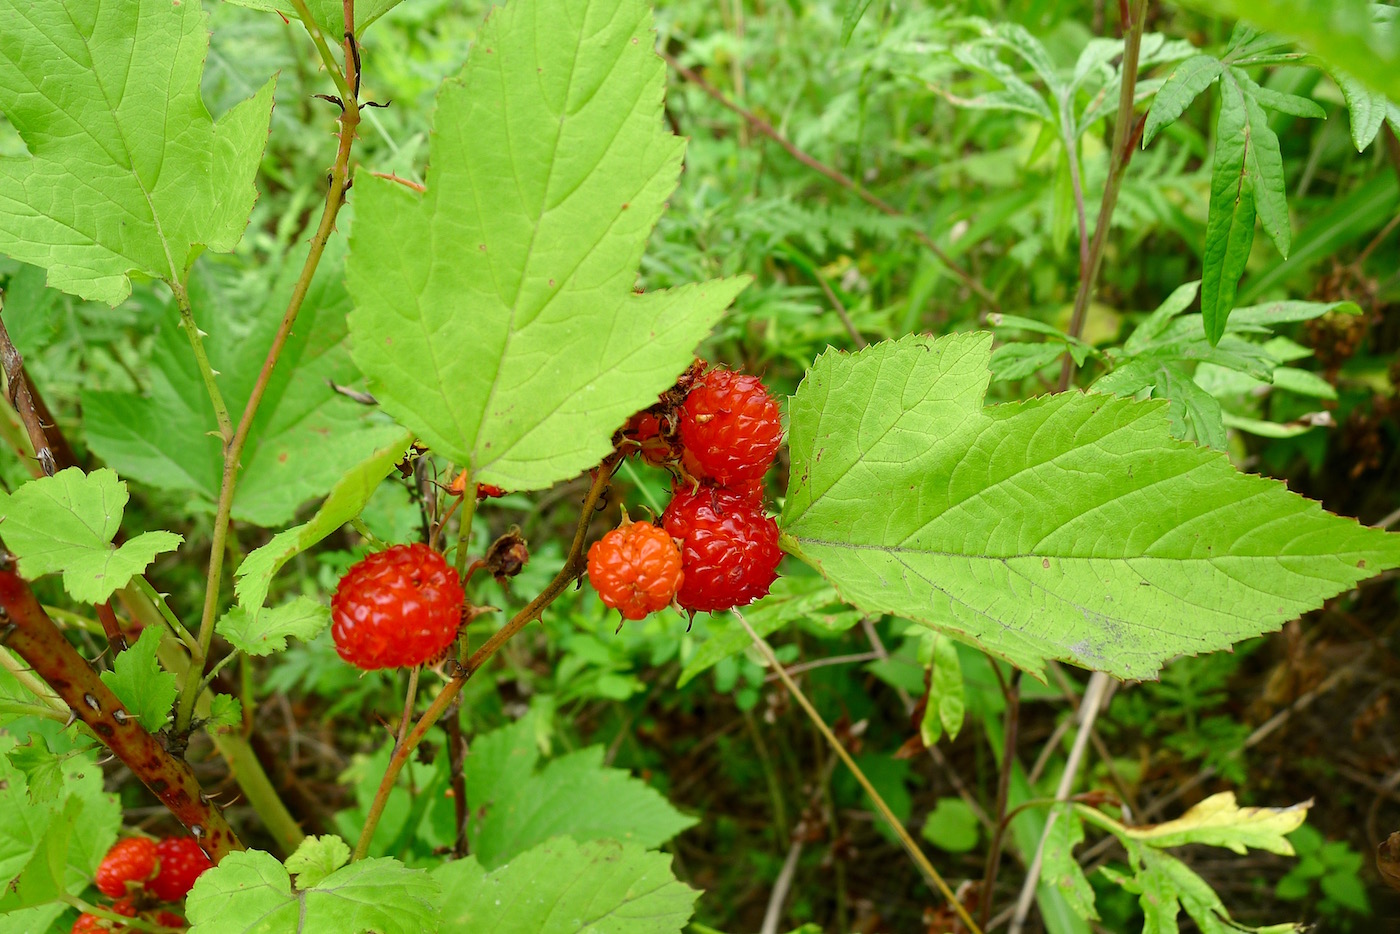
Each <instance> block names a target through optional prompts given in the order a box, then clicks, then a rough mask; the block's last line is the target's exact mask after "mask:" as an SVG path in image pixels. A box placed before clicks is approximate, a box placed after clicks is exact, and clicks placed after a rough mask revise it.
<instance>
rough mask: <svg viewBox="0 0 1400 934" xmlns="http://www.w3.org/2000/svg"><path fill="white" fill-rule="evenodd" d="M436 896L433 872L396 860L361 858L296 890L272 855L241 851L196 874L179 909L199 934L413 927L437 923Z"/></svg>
mask: <svg viewBox="0 0 1400 934" xmlns="http://www.w3.org/2000/svg"><path fill="white" fill-rule="evenodd" d="M293 866H294V868H298V869H304V868H306V867H305V864H304V863H301V864H298V863H295V862H294V864H293ZM439 899H440V889H439V886H438V883H437V881H436V880H435V879H433V878H432V877H431V876H429V875H428V874H427V873H426V872H424V871H422V870H421V869H409V868H408V867H406V866H404V864H403V863H401V862H399V861H398V860H396V859H387V858H371V859H362V860H360V861H359V862H357V863H352V864H351V865H349V866H346V867H344V868H342V869H337V870H336V871H334V872H332V873H330V874H329V875H326V876H324V877H322V878H321V879H319V880H318V881H317V882H316V884H315V885H313V886H308V887H306V888H304V889H303V888H300V887H295V888H294V887H293V886H292V880H291V876H290V875H288V872H287V868H286V867H284V866H283V865H282V864H281V863H279V862H278V861H277V859H276V858H275V857H273V856H272V855H270V854H268V853H264V852H262V851H260V850H247V851H245V852H241V853H230V854H229V855H228V856H225V857H224V858H223V860H222V861H220V863H219V865H218V866H216V867H214V868H213V869H211V870H209V871H207V872H205V873H204V874H203V875H202V876H200V877H199V879H198V881H196V882H195V884H194V888H193V889H192V890H190V894H189V899H188V901H186V903H185V909H186V912H185V913H186V915H187V916H188V917H189V920H190V923H191V925H193V929H194V930H195V931H199V932H201V934H283V932H287V931H296V932H298V934H362V932H365V931H372V932H374V934H420V932H423V931H433V930H437V927H436V922H437V917H438V905H439Z"/></svg>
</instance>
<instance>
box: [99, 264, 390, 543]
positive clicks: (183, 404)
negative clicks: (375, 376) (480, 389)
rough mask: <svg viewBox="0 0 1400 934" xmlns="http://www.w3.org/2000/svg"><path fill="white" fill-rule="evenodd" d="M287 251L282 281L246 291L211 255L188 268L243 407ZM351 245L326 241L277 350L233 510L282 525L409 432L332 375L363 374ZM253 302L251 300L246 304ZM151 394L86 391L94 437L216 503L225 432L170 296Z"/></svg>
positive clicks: (167, 483)
mask: <svg viewBox="0 0 1400 934" xmlns="http://www.w3.org/2000/svg"><path fill="white" fill-rule="evenodd" d="M306 251H307V247H306V246H305V245H303V246H301V247H298V248H297V249H295V250H293V251H291V253H290V254H289V255H288V257H287V258H286V260H285V261H284V262H283V265H282V268H281V270H280V271H279V273H278V275H277V278H276V282H275V283H274V284H273V285H272V287H271V288H270V289H269V290H268V291H267V293H266V294H265V295H262V296H257V295H254V296H251V297H250V296H249V295H248V294H247V286H246V282H245V281H244V280H242V279H238V280H235V281H233V282H231V283H229V282H226V281H225V280H223V279H221V278H220V277H219V272H220V270H214V269H206V268H205V266H204V265H203V264H201V266H200V267H199V268H198V269H196V270H195V274H194V275H193V276H192V277H191V282H190V288H189V291H190V295H191V300H192V301H193V303H194V306H195V317H196V320H197V321H198V323H199V325H200V326H201V328H202V329H203V330H205V331H207V332H208V337H207V338H206V339H205V343H206V345H207V348H208V353H209V359H210V364H211V365H212V366H213V368H214V369H215V370H217V371H218V372H219V374H220V375H219V383H220V387H221V391H222V392H223V395H224V399H225V400H226V402H227V403H228V405H229V407H230V408H231V409H232V410H233V411H234V412H240V411H242V409H243V406H244V404H245V403H246V402H247V400H248V398H249V396H250V395H251V394H252V391H253V385H254V383H255V382H256V381H257V378H258V375H259V373H260V371H261V370H262V367H263V361H264V359H265V357H266V355H267V350H268V348H269V347H270V346H271V345H272V341H273V338H274V336H275V334H276V333H277V330H278V328H279V327H280V326H281V322H282V314H283V312H284V311H285V309H286V307H287V302H288V299H289V297H290V295H291V294H292V290H293V288H294V287H295V285H296V281H297V278H298V276H299V275H300V272H301V268H302V263H303V260H304V259H305V257H306ZM344 255H345V246H344V243H343V241H342V240H341V239H339V238H336V239H334V240H332V241H331V243H330V245H328V246H327V248H326V252H325V255H324V256H323V257H322V260H321V268H320V274H319V275H317V276H316V278H315V280H314V281H313V282H312V285H311V287H310V289H309V290H308V291H307V293H306V297H305V300H304V302H303V304H302V309H301V312H300V314H299V315H298V317H297V326H296V328H295V330H293V332H292V334H291V336H290V337H289V338H288V340H287V343H286V344H285V345H284V346H283V349H282V352H281V354H280V355H279V357H278V363H277V368H276V370H274V371H273V375H272V378H271V380H270V381H269V383H268V385H267V390H266V392H265V393H264V395H263V400H262V404H261V405H260V406H259V407H258V413H257V416H256V418H255V419H254V422H253V426H252V428H251V430H250V432H249V438H248V444H247V446H246V447H245V449H244V453H243V458H242V463H243V469H242V471H241V472H240V473H239V479H238V488H237V491H236V494H235V497H234V502H233V516H234V518H235V519H240V520H243V521H246V522H251V523H253V524H255V525H259V526H263V527H276V526H279V525H281V524H283V523H285V522H287V521H288V520H290V519H291V518H292V517H293V516H294V515H295V514H296V510H297V507H299V506H300V505H301V504H302V503H304V502H305V501H306V500H308V499H311V498H312V497H315V496H321V495H323V494H325V492H326V491H327V490H329V489H330V488H331V485H332V484H334V483H335V482H336V481H337V480H338V479H339V478H340V477H341V475H342V474H344V473H345V471H347V470H349V469H350V468H351V467H352V466H354V465H355V464H356V463H358V462H359V461H361V460H362V459H364V458H365V457H366V456H368V455H369V454H370V453H371V452H372V451H374V450H375V449H376V448H378V447H379V446H380V445H383V444H386V443H388V441H389V440H390V439H392V438H394V437H395V436H397V435H398V434H400V433H401V431H402V430H401V429H399V428H398V427H396V426H394V425H391V424H387V423H386V422H385V421H384V420H383V419H382V418H380V419H375V418H374V417H373V413H371V412H370V411H369V410H368V409H366V407H365V406H362V405H360V404H359V403H357V402H354V401H353V400H351V399H348V398H346V397H345V396H343V395H341V394H339V393H337V392H336V391H335V390H334V389H333V388H332V384H348V383H353V382H355V380H356V379H357V378H358V374H357V372H356V370H355V366H354V364H353V363H351V361H350V355H349V351H348V350H347V349H346V348H345V345H344V344H345V333H346V330H345V314H346V312H348V311H349V308H350V299H349V296H348V295H347V294H346V292H345V287H344V284H343V282H342V277H341V271H342V268H343V265H342V264H343V262H344ZM249 309H251V311H249ZM162 314H163V319H162V322H161V328H160V331H159V333H158V335H157V337H156V347H155V353H154V356H153V359H152V372H151V378H150V386H149V389H148V391H147V393H145V394H142V395H138V394H135V393H119V392H85V393H83V396H82V401H83V410H84V415H85V421H84V425H85V427H86V429H87V439H88V442H89V443H90V444H91V445H92V448H93V450H94V451H95V452H96V453H97V454H98V456H99V457H101V458H102V459H103V460H104V461H105V462H106V463H108V464H110V465H111V466H113V467H115V468H116V469H117V470H119V471H121V472H122V474H123V475H124V476H128V477H131V478H133V479H136V480H140V481H142V482H143V483H147V484H149V485H151V486H154V487H157V488H159V489H163V490H178V491H188V492H190V493H193V494H195V495H194V496H193V497H190V498H189V500H190V506H191V508H192V509H200V508H202V509H206V510H212V508H213V507H212V504H213V503H214V502H216V501H217V499H218V496H219V489H220V486H221V484H222V479H223V442H222V441H221V440H220V439H219V438H218V437H217V436H216V435H215V434H211V429H212V428H213V427H214V425H215V418H214V410H213V406H212V404H211V403H210V401H209V394H208V392H207V391H206V389H205V387H204V381H203V378H202V377H201V376H200V374H199V372H198V370H197V369H196V368H195V366H194V365H193V362H192V360H191V357H190V348H189V341H188V340H187V338H186V337H185V334H184V332H183V330H182V329H181V326H180V317H179V313H178V311H177V310H176V309H175V308H174V306H173V305H171V306H168V307H166V308H165V309H164V310H163V312H162Z"/></svg>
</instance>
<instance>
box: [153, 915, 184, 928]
mask: <svg viewBox="0 0 1400 934" xmlns="http://www.w3.org/2000/svg"><path fill="white" fill-rule="evenodd" d="M151 920H152V921H154V922H155V923H156V924H159V925H160V926H161V927H167V928H187V927H189V926H190V923H189V922H188V921H186V920H185V919H184V918H182V917H180V916H179V915H177V914H175V913H174V912H171V911H157V912H156V914H155V917H154V918H152V919H151Z"/></svg>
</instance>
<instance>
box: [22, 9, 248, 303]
mask: <svg viewBox="0 0 1400 934" xmlns="http://www.w3.org/2000/svg"><path fill="white" fill-rule="evenodd" d="M0 21H3V22H4V23H5V29H4V30H3V31H0V112H3V113H4V114H5V117H6V119H7V120H8V121H9V123H10V124H11V125H12V126H14V128H15V129H16V130H18V131H19V134H20V136H21V137H22V138H23V139H24V142H25V144H26V145H27V146H28V149H29V152H30V154H31V158H12V159H5V160H0V253H6V254H9V255H10V256H13V257H14V258H16V259H18V260H21V261H23V262H26V263H32V264H34V265H36V266H42V267H44V268H45V269H47V270H48V274H49V284H50V285H52V286H53V287H55V288H59V289H63V290H64V291H66V292H72V293H73V294H75V295H78V296H80V297H82V298H86V299H93V300H96V301H104V302H107V303H108V304H110V305H115V304H117V303H118V302H120V301H122V300H123V299H124V298H126V297H127V295H129V294H130V293H131V280H130V278H129V276H130V274H131V273H133V272H139V273H143V274H145V275H148V276H153V277H157V278H161V279H166V280H168V281H171V282H182V281H183V280H184V278H185V274H186V273H187V272H188V271H189V268H190V264H191V263H193V262H194V259H195V257H196V256H197V255H198V254H199V252H200V249H201V248H207V249H210V250H213V251H214V252H228V251H230V250H232V249H233V247H234V246H235V245H236V244H237V243H238V241H239V239H241V238H242V236H243V228H244V227H245V226H247V223H248V214H249V212H250V211H251V210H252V208H253V201H254V200H255V199H256V197H257V191H256V189H254V187H253V177H254V175H255V174H256V172H257V169H258V164H259V162H260V160H261V159H262V152H263V147H264V146H265V145H266V143H267V129H268V120H269V118H270V116H271V112H272V89H273V84H274V82H273V81H269V82H268V83H267V84H265V85H264V86H263V87H262V89H261V90H260V91H258V93H257V94H256V95H255V96H254V97H252V98H250V99H249V100H247V101H244V102H243V103H242V104H239V105H238V106H237V107H235V108H234V109H233V110H231V111H230V112H229V113H227V114H226V115H225V116H224V117H223V119H221V120H220V121H219V122H218V123H215V122H214V121H213V120H212V119H210V116H209V112H208V111H207V110H206V109H205V106H204V101H203V100H202V99H201V97H200V92H199V81H200V74H201V72H202V71H203V65H204V56H205V52H206V50H207V48H208V45H209V25H208V17H207V16H206V15H205V13H204V11H203V10H202V9H201V7H200V3H199V2H198V0H186V2H184V3H171V2H169V0H128V2H124V3H107V4H95V3H88V4H79V5H72V4H64V3H37V4H36V3H32V2H31V0H0ZM56 88H62V94H61V95H59V94H56V93H55V90H54V89H56Z"/></svg>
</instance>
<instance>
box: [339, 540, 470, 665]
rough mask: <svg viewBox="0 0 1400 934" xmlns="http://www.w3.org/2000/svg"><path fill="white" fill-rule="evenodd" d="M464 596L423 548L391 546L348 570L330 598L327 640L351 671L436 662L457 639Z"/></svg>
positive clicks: (445, 567) (438, 559)
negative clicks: (329, 624) (330, 640)
mask: <svg viewBox="0 0 1400 934" xmlns="http://www.w3.org/2000/svg"><path fill="white" fill-rule="evenodd" d="M465 600H466V594H465V593H464V592H463V591H462V583H461V581H460V580H459V579H458V578H457V572H456V571H455V570H453V569H452V567H451V565H449V564H448V563H447V560H446V559H445V558H443V556H442V555H440V554H438V553H437V552H436V551H433V550H432V549H431V548H429V547H428V546H427V545H422V544H414V545H394V546H393V547H391V548H387V549H385V550H384V551H379V552H375V553H374V554H372V555H370V556H369V557H367V558H365V559H364V560H363V561H360V562H359V563H358V564H356V565H354V566H353V567H351V568H350V570H349V571H347V572H346V573H345V576H344V577H342V578H341V579H340V584H339V585H338V586H337V587H336V589H335V596H334V597H332V598H331V636H332V638H334V640H335V649H336V651H337V652H339V653H340V657H341V658H343V659H345V660H346V661H347V662H349V663H350V664H352V665H354V666H355V667H356V668H361V669H364V670H366V671H369V670H373V669H376V668H406V667H412V666H414V665H421V664H423V663H424V662H428V661H431V660H432V659H434V658H436V657H438V656H440V655H441V654H442V653H443V652H444V651H445V650H446V649H447V647H448V646H450V645H451V644H452V641H453V640H454V639H456V638H457V630H458V629H459V628H460V627H461V624H462V605H463V603H464V602H465Z"/></svg>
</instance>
